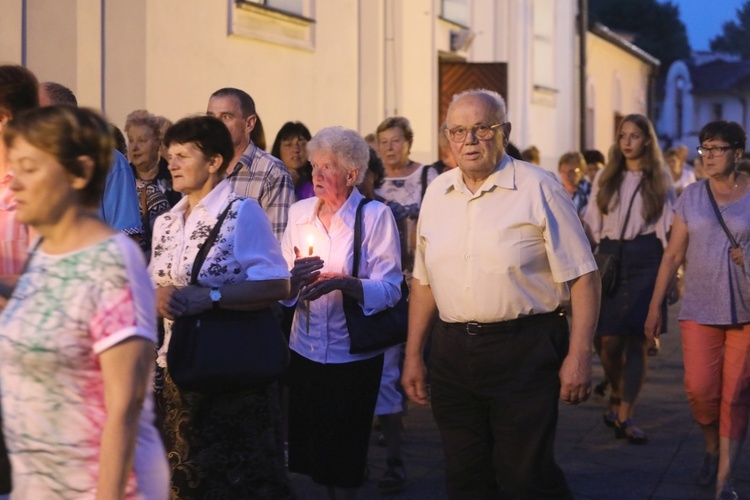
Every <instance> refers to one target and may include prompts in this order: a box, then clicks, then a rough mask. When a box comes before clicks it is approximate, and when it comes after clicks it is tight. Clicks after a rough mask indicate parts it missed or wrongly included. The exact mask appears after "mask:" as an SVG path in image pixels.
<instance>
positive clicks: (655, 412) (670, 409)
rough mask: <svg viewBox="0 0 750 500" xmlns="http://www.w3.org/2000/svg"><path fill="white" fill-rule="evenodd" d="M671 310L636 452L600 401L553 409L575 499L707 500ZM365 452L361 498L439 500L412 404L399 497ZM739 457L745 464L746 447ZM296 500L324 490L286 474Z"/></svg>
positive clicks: (430, 424) (429, 443)
mask: <svg viewBox="0 0 750 500" xmlns="http://www.w3.org/2000/svg"><path fill="white" fill-rule="evenodd" d="M677 307H678V306H677V305H676V306H673V307H671V308H670V311H669V312H670V323H669V332H670V333H669V334H667V335H665V336H663V337H662V349H661V352H660V353H659V355H658V356H656V357H650V358H649V370H648V376H647V379H646V383H645V385H644V388H643V391H642V393H641V397H640V401H639V404H638V407H637V408H636V419H635V420H636V422H637V424H638V425H639V426H640V427H641V428H643V430H644V431H646V433H648V436H649V443H648V444H646V445H643V446H636V445H631V444H629V443H627V442H626V441H624V440H616V439H615V438H614V431H613V430H612V429H610V428H608V427H605V426H604V424H603V423H602V418H601V415H602V412H603V407H604V400H602V399H601V398H592V399H591V400H589V401H587V402H586V403H584V404H582V405H579V406H576V407H573V406H567V405H564V404H561V405H560V419H559V424H558V432H557V443H556V450H557V460H558V463H559V464H560V466H561V467H562V468H563V470H564V471H565V474H566V476H567V479H568V482H569V484H570V487H571V489H572V490H573V493H574V494H575V496H576V498H578V499H582V500H587V499H612V500H614V499H617V500H642V499H680V500H691V499H696V500H697V499H706V500H709V499H712V498H713V487H711V488H708V489H702V488H699V487H698V486H697V485H696V484H695V479H694V474H695V472H696V471H697V469H698V466H699V465H700V462H701V459H702V457H703V438H702V435H701V433H700V431H699V429H698V427H697V425H696V424H695V422H694V421H693V419H692V415H691V412H690V407H689V405H688V402H687V399H686V397H685V391H684V389H683V385H682V377H683V369H682V349H681V343H680V337H679V327H678V325H677V322H676V320H675V315H676V313H677ZM603 378H604V377H603V372H602V369H601V365H600V364H599V361H598V358H596V359H595V360H594V378H593V380H594V383H595V384H596V383H598V382H599V381H601V380H603ZM375 436H376V433H375V432H373V438H372V442H373V445H372V446H371V448H370V455H369V464H370V479H369V480H368V481H367V482H366V483H365V485H364V487H363V488H362V490H361V492H360V497H359V498H361V499H364V500H368V499H376V498H392V499H394V500H407V499H420V500H421V499H429V500H432V499H435V500H438V499H445V498H447V497H446V494H445V487H444V484H443V480H444V478H443V455H442V448H441V446H440V436H439V433H438V431H437V428H436V426H435V422H434V420H433V418H432V414H431V413H430V410H429V408H424V407H417V406H415V405H412V406H411V408H410V412H409V416H408V417H407V418H406V432H405V434H404V437H405V443H404V446H403V451H404V462H405V465H406V469H407V473H408V475H409V480H408V487H407V489H406V491H404V492H403V493H401V494H398V495H391V496H390V497H384V496H383V495H379V494H378V491H377V487H376V485H377V480H378V479H379V478H380V477H381V476H382V474H383V472H384V465H385V449H384V448H379V447H377V446H375V445H374V439H375ZM742 456H743V458H744V459H746V460H747V459H750V458H747V457H750V445H747V444H746V445H745V446H744V447H743V453H742ZM745 463H746V462H745V461H743V462H741V463H740V467H739V470H738V472H737V474H736V477H735V489H736V490H737V493H738V495H739V497H740V498H741V499H742V498H750V471H749V470H748V468H747V467H746V466H744V464H745ZM292 482H293V484H294V487H295V490H296V491H297V494H298V495H299V498H300V499H302V500H307V499H311V500H317V499H325V498H326V495H325V490H324V488H322V487H320V486H317V485H315V484H314V483H312V481H310V480H309V479H308V478H307V477H304V476H299V475H294V474H293V475H292Z"/></svg>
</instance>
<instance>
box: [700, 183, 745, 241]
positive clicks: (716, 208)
mask: <svg viewBox="0 0 750 500" xmlns="http://www.w3.org/2000/svg"><path fill="white" fill-rule="evenodd" d="M706 191H707V192H708V199H709V200H711V206H712V207H713V208H714V213H715V214H716V218H717V219H719V224H721V227H722V229H724V232H725V233H727V236H728V237H729V241H730V243H732V248H737V247H739V244H737V240H736V239H735V238H734V235H733V234H732V233H731V232H730V231H729V228H728V227H727V225H726V223H725V222H724V217H722V216H721V210H719V205H717V204H716V198H714V193H713V192H712V191H711V186H710V185H709V183H708V179H707V180H706Z"/></svg>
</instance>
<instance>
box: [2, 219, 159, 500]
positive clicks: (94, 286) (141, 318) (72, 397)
mask: <svg viewBox="0 0 750 500" xmlns="http://www.w3.org/2000/svg"><path fill="white" fill-rule="evenodd" d="M133 336H135V337H143V338H145V339H148V340H149V341H152V342H154V343H156V309H155V298H154V290H153V287H152V285H151V280H149V278H148V274H147V272H146V266H145V262H144V259H143V254H142V252H141V250H140V249H139V248H138V246H137V245H136V244H135V243H134V242H133V241H131V240H130V239H129V238H128V237H127V236H125V235H123V234H117V235H116V236H112V237H110V238H108V239H106V240H104V241H102V242H100V243H97V244H95V245H92V246H90V247H87V248H84V249H82V250H78V251H75V252H72V253H68V254H63V255H50V254H46V253H44V252H42V251H41V250H37V251H36V253H35V254H34V255H33V257H32V258H31V261H30V263H29V266H28V269H27V271H26V272H25V273H24V274H23V275H22V276H21V278H20V280H19V282H18V285H17V286H16V289H15V290H14V292H13V295H12V297H11V299H10V301H9V302H8V305H7V306H6V308H5V310H4V311H3V312H2V315H0V375H1V378H0V380H1V381H2V383H1V384H0V392H1V393H2V408H3V420H4V422H3V424H4V432H5V439H6V442H7V445H8V450H9V454H10V459H11V466H12V471H13V479H12V480H13V496H14V497H17V498H94V496H95V494H96V489H97V481H98V479H99V454H100V448H101V434H102V430H103V428H104V423H105V420H106V416H107V412H106V407H105V394H104V380H103V377H102V372H101V366H100V364H99V355H100V354H101V353H102V352H104V351H106V350H107V349H109V348H111V347H112V346H114V345H116V344H118V343H120V342H122V341H123V340H125V339H127V338H129V337H133ZM153 422H154V413H153V403H152V399H151V398H148V397H147V398H146V400H145V402H144V408H143V411H142V413H141V417H140V423H139V429H138V441H137V445H136V458H137V461H136V464H135V465H134V467H135V469H136V474H137V475H138V480H137V481H136V478H135V477H133V475H132V474H131V477H130V480H129V482H128V486H127V490H126V497H127V498H136V497H138V495H144V494H145V495H146V496H147V497H149V496H150V497H152V498H154V497H156V498H164V496H165V495H166V494H167V490H168V484H169V475H168V469H167V462H166V456H165V454H164V448H163V447H162V444H161V439H160V438H159V435H158V433H157V431H156V429H155V427H154V424H153ZM139 464H147V465H148V467H149V470H148V471H144V478H143V479H142V478H141V476H140V474H138V465H139Z"/></svg>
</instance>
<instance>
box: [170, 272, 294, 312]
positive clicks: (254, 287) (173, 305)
mask: <svg viewBox="0 0 750 500" xmlns="http://www.w3.org/2000/svg"><path fill="white" fill-rule="evenodd" d="M217 288H218V289H219V291H220V292H221V300H220V301H219V307H221V309H232V310H235V311H255V310H258V309H264V308H266V307H268V306H270V305H271V304H273V303H274V302H277V301H279V300H281V299H284V298H286V297H287V296H288V295H289V280H288V279H277V280H263V281H243V282H242V283H234V284H232V285H224V286H221V287H217ZM210 293H211V288H206V287H201V286H186V287H184V288H178V289H176V290H175V292H174V294H173V295H172V298H171V300H170V303H169V312H170V313H171V315H172V316H173V317H174V318H179V317H181V316H186V315H192V314H198V313H202V312H204V311H208V310H209V309H211V308H213V301H212V300H211V297H210V296H209V294H210Z"/></svg>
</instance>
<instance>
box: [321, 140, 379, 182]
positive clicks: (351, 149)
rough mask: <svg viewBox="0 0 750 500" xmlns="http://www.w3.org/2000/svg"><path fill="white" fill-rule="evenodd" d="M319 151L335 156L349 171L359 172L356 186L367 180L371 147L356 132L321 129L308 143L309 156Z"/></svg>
mask: <svg viewBox="0 0 750 500" xmlns="http://www.w3.org/2000/svg"><path fill="white" fill-rule="evenodd" d="M318 151H327V152H329V153H331V154H332V155H334V156H335V157H336V159H338V162H339V164H340V165H341V166H342V167H344V168H345V169H346V170H347V171H352V170H358V172H357V180H356V182H355V183H354V184H355V185H359V184H361V183H362V181H363V180H365V174H366V173H367V162H369V161H370V146H368V145H367V143H366V142H365V140H364V139H363V138H362V136H361V135H359V134H358V133H357V132H355V131H354V130H351V129H348V128H344V127H338V126H337V127H326V128H324V129H321V130H320V131H319V132H318V133H317V134H315V135H314V136H313V138H312V139H310V142H308V143H307V154H308V155H310V156H312V155H313V153H315V152H318Z"/></svg>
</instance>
